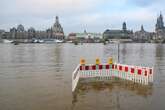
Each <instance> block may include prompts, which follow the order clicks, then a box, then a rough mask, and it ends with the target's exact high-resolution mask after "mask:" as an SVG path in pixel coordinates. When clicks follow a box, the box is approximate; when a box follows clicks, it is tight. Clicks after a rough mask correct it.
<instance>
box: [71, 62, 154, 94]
mask: <svg viewBox="0 0 165 110" xmlns="http://www.w3.org/2000/svg"><path fill="white" fill-rule="evenodd" d="M91 77H117V78H120V79H124V80H130V81H132V82H135V83H140V84H143V85H148V84H149V83H152V82H153V68H149V67H141V66H131V65H123V64H117V63H115V64H102V65H100V64H99V65H91V64H88V65H85V64H83V65H78V66H77V68H76V69H75V71H74V72H73V75H72V91H74V90H75V88H76V86H77V83H78V80H79V78H91Z"/></svg>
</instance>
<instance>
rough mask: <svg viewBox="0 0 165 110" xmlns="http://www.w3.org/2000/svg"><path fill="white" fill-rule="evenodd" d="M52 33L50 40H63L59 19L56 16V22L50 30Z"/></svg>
mask: <svg viewBox="0 0 165 110" xmlns="http://www.w3.org/2000/svg"><path fill="white" fill-rule="evenodd" d="M51 31H52V38H54V39H58V40H63V39H64V32H63V28H62V26H61V24H60V23H59V18H58V16H56V20H55V23H54V25H53V26H52V28H51Z"/></svg>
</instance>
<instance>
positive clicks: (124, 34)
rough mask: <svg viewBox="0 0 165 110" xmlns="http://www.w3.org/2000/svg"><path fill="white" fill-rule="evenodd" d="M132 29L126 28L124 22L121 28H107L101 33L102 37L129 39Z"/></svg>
mask: <svg viewBox="0 0 165 110" xmlns="http://www.w3.org/2000/svg"><path fill="white" fill-rule="evenodd" d="M132 36H133V31H131V30H127V26H126V23H125V22H124V23H123V25H122V29H121V30H110V29H107V30H105V31H104V33H103V38H104V39H131V37H132Z"/></svg>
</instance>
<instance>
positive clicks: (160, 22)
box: [155, 13, 165, 40]
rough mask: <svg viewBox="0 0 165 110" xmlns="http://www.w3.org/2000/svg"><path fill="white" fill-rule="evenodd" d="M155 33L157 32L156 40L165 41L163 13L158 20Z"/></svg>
mask: <svg viewBox="0 0 165 110" xmlns="http://www.w3.org/2000/svg"><path fill="white" fill-rule="evenodd" d="M155 31H156V40H165V27H164V22H163V16H162V14H161V13H160V16H159V17H158V18H157V22H156V25H155Z"/></svg>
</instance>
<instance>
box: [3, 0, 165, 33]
mask: <svg viewBox="0 0 165 110" xmlns="http://www.w3.org/2000/svg"><path fill="white" fill-rule="evenodd" d="M164 3H165V1H163V0H157V1H154V0H150V1H149V0H146V1H143V0H134V1H131V0H122V1H121V0H116V1H112V0H110V1H106V0H56V1H53V0H47V1H45V0H33V1H32V0H29V1H25V0H10V1H9V0H2V1H1V5H0V9H1V10H0V12H1V15H0V29H5V30H7V31H9V29H10V28H11V27H16V26H17V25H19V24H23V25H24V26H25V28H26V29H28V28H29V27H34V28H35V29H37V30H45V29H47V28H50V25H51V24H52V23H53V22H54V17H55V16H56V15H58V16H59V17H60V18H61V20H60V21H61V24H62V26H63V28H64V31H65V33H67V34H68V33H70V32H83V30H84V29H86V30H87V31H89V32H103V31H104V30H105V29H107V28H110V29H119V28H121V23H122V22H123V21H126V23H127V25H128V26H127V27H128V28H129V29H131V30H132V29H133V30H134V31H136V30H139V29H140V26H141V25H142V24H143V25H144V28H145V30H147V31H155V24H156V18H157V16H158V15H159V13H160V11H161V12H162V14H163V15H164V12H165V8H164V7H163V4H164ZM52 19H53V20H52Z"/></svg>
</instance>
